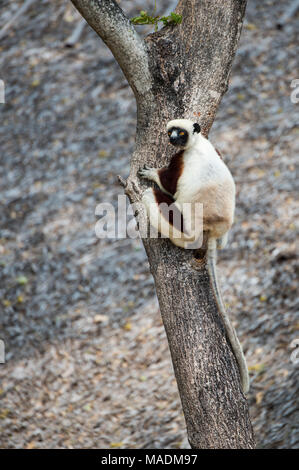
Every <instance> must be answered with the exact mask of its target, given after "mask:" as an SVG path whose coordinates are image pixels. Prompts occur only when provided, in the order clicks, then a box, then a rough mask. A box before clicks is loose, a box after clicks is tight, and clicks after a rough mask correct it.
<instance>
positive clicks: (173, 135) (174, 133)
mask: <svg viewBox="0 0 299 470" xmlns="http://www.w3.org/2000/svg"><path fill="white" fill-rule="evenodd" d="M177 138H178V133H177V131H172V133H171V135H170V137H169V140H170V143H171V144H174V143H175V142H176V141H177Z"/></svg>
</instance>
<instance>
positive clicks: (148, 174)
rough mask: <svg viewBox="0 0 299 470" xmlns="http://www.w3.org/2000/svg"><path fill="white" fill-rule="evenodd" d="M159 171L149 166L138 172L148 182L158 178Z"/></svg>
mask: <svg viewBox="0 0 299 470" xmlns="http://www.w3.org/2000/svg"><path fill="white" fill-rule="evenodd" d="M156 172H157V170H156V169H155V168H151V167H150V166H148V165H144V167H143V168H140V170H138V176H139V177H140V178H145V179H147V180H152V179H153V178H154V177H155V176H156Z"/></svg>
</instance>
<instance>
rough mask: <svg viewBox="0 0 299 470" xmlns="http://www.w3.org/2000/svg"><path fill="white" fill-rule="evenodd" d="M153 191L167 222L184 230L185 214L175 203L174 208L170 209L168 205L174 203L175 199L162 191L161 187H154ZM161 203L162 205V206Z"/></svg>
mask: <svg viewBox="0 0 299 470" xmlns="http://www.w3.org/2000/svg"><path fill="white" fill-rule="evenodd" d="M153 191H154V195H155V198H156V201H157V204H159V210H160V212H161V214H162V216H163V217H164V219H165V220H167V222H169V223H170V224H171V225H172V226H173V227H175V228H176V229H177V230H180V231H181V232H184V220H183V214H182V213H181V212H180V210H179V209H178V208H177V207H176V206H175V205H173V206H172V208H171V209H170V210H168V207H169V206H171V204H173V203H174V199H173V198H172V197H171V196H169V195H168V194H165V193H163V191H161V190H160V189H156V188H155V189H153ZM162 203H164V204H162ZM160 204H162V205H161V206H160ZM166 205H167V207H166Z"/></svg>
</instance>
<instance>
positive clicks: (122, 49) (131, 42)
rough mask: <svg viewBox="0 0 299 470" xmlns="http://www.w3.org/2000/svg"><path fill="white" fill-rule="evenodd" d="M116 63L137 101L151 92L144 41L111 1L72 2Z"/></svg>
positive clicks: (85, 0)
mask: <svg viewBox="0 0 299 470" xmlns="http://www.w3.org/2000/svg"><path fill="white" fill-rule="evenodd" d="M71 1H72V3H73V4H74V6H75V7H76V8H77V10H79V12H80V13H81V15H82V16H83V17H84V18H85V19H86V21H87V23H88V24H89V25H90V26H91V27H92V28H93V29H94V31H95V32H96V33H97V34H98V35H99V36H100V37H101V38H102V39H103V41H104V42H105V43H106V45H107V46H108V47H109V49H110V50H111V52H112V53H113V55H114V57H115V59H116V60H117V62H118V63H119V65H120V67H121V69H122V71H123V73H124V75H125V77H126V78H127V80H128V82H129V84H130V86H131V88H132V90H133V91H134V93H135V96H136V99H137V98H139V97H141V96H145V95H146V94H148V93H149V92H150V89H151V82H152V78H151V74H150V71H149V64H148V54H147V51H146V46H145V43H144V42H143V40H142V39H141V38H140V37H139V35H138V34H137V32H136V30H135V28H134V26H133V25H132V23H131V22H130V20H129V19H128V18H127V17H126V16H125V14H124V12H123V11H122V9H121V8H120V7H119V6H118V5H117V3H116V2H115V1H114V0H71Z"/></svg>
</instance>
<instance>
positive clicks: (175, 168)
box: [158, 150, 184, 194]
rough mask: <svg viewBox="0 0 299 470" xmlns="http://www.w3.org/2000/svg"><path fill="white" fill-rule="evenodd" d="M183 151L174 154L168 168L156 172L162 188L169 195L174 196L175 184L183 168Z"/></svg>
mask: <svg viewBox="0 0 299 470" xmlns="http://www.w3.org/2000/svg"><path fill="white" fill-rule="evenodd" d="M183 157H184V150H181V151H180V152H178V153H176V154H175V155H174V156H173V157H172V159H171V160H170V163H169V165H168V167H166V168H162V169H161V170H159V171H158V174H159V177H160V181H161V184H162V186H163V188H164V189H165V190H166V191H167V192H168V193H170V194H175V193H176V190H177V182H178V179H179V177H180V176H181V174H182V172H183V168H184V159H183Z"/></svg>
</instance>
